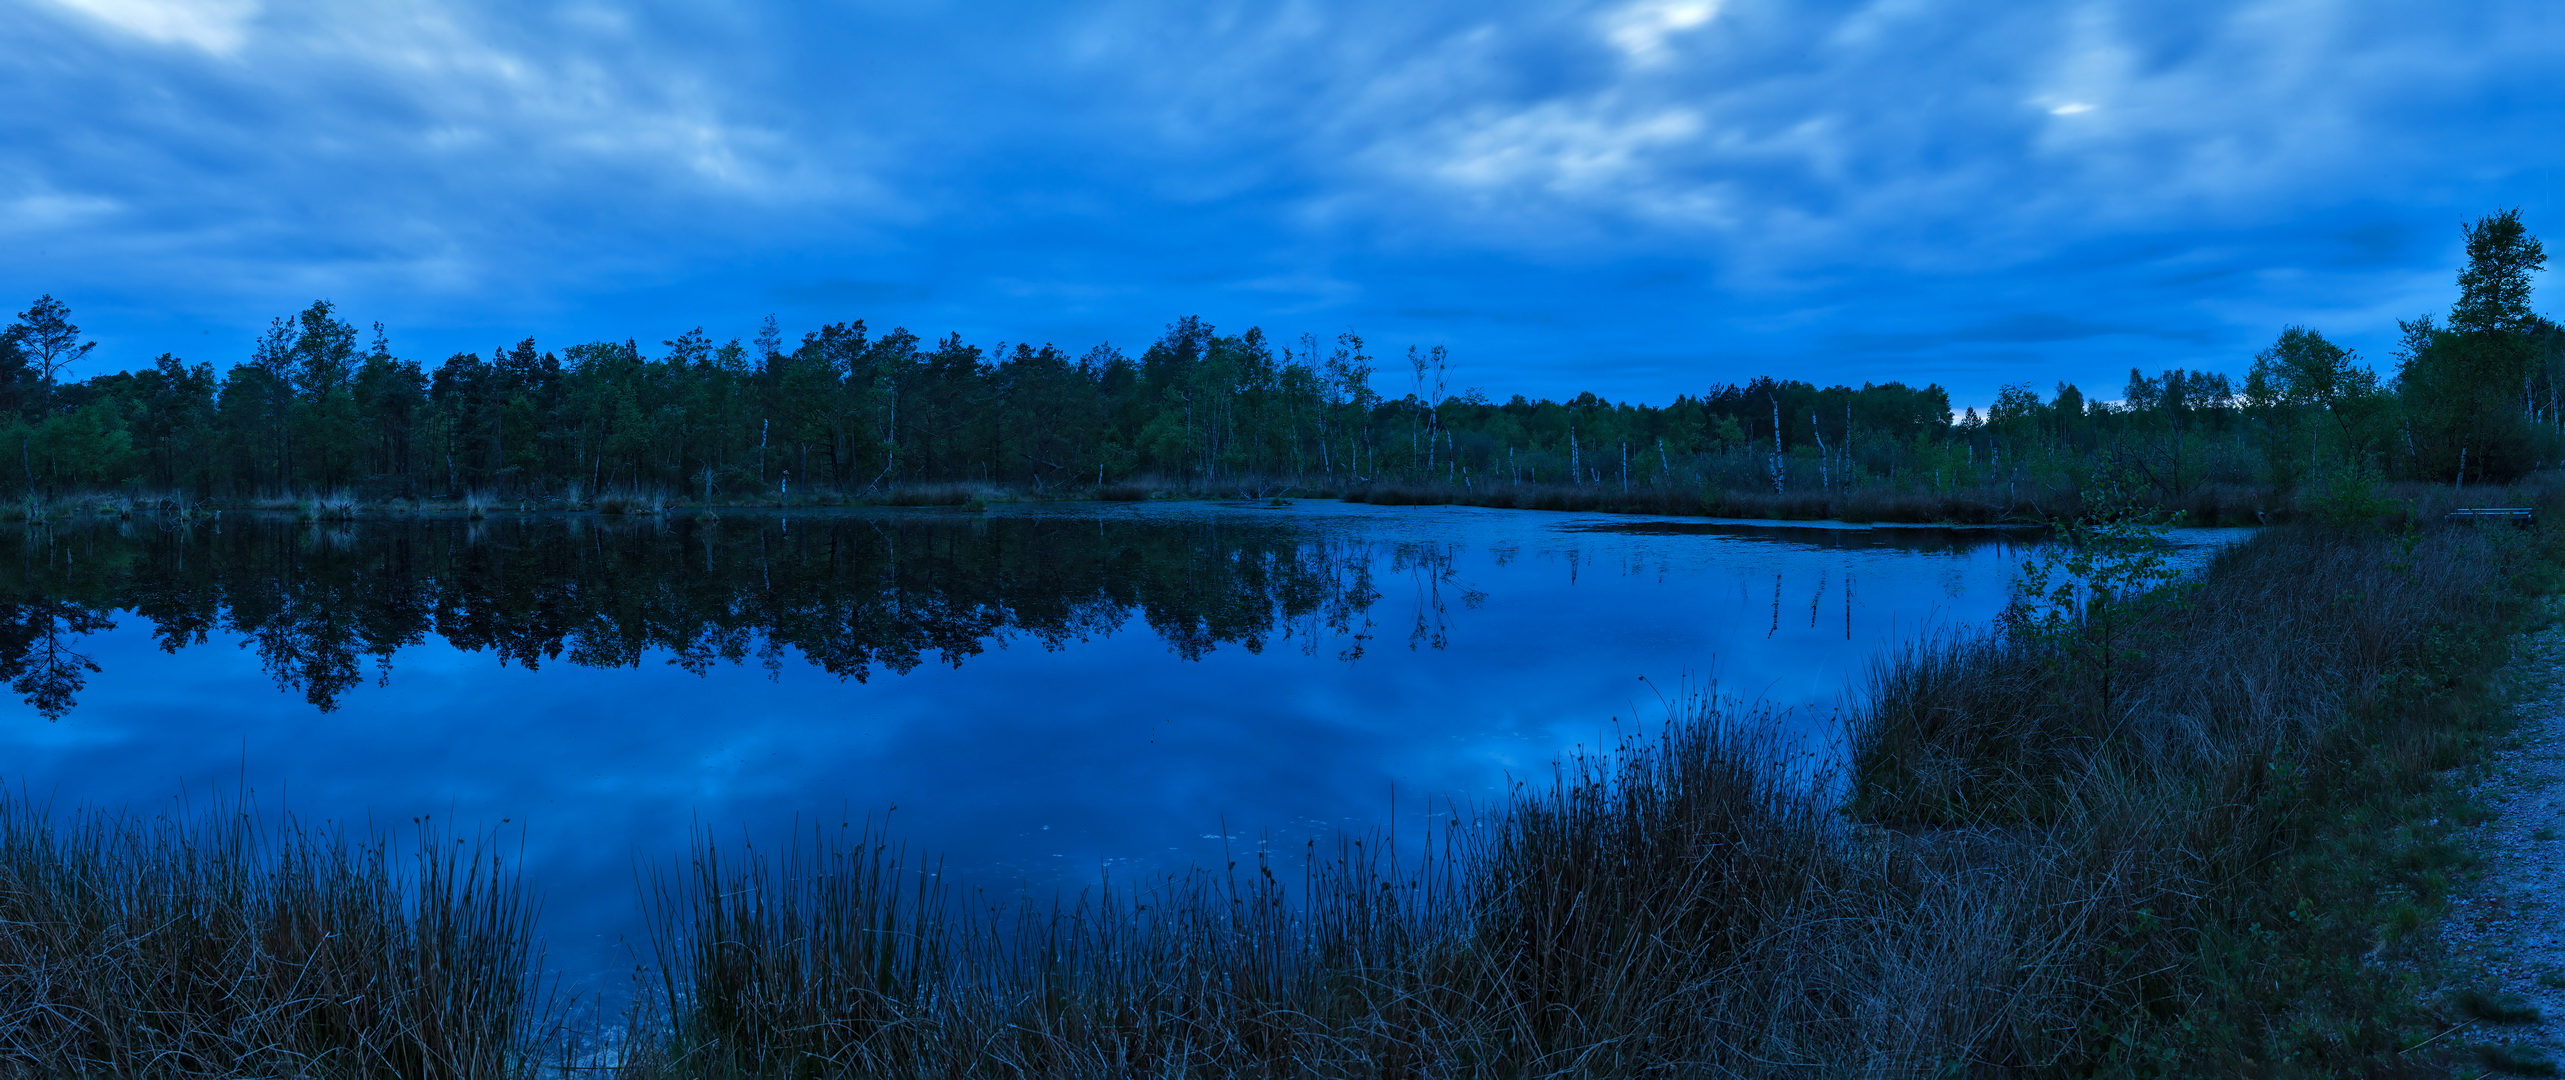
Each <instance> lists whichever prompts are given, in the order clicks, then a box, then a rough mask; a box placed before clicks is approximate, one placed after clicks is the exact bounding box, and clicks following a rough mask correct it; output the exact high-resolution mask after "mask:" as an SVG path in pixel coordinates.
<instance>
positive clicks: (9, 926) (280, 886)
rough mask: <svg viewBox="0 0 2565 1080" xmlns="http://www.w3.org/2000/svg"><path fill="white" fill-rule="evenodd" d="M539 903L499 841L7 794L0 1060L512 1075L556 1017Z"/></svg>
mask: <svg viewBox="0 0 2565 1080" xmlns="http://www.w3.org/2000/svg"><path fill="white" fill-rule="evenodd" d="M532 914H533V909H532V906H531V904H530V903H529V902H528V900H527V898H526V896H525V894H524V893H523V892H522V891H521V890H520V889H519V887H518V884H517V881H516V878H515V876H514V874H513V872H512V871H510V870H508V869H507V867H506V865H505V862H504V860H502V859H501V858H499V856H498V854H497V852H496V851H495V850H494V849H493V847H492V846H491V845H490V844H488V843H487V842H481V843H468V842H464V841H463V840H462V839H461V838H457V837H454V836H451V835H449V834H448V833H446V832H445V831H443V830H441V829H437V828H431V827H428V826H427V825H426V824H425V823H421V825H420V827H419V829H418V831H417V834H416V837H415V840H414V842H413V843H410V844H406V845H404V844H398V843H395V842H394V841H392V840H391V839H390V838H388V837H385V836H350V835H347V834H345V833H342V832H339V831H337V830H335V829H329V828H316V827H312V826H310V825H307V824H305V823H302V822H299V821H297V820H296V819H294V818H292V817H291V816H289V815H283V814H274V815H267V814H261V813H258V812H255V811H254V810H253V809H252V808H250V807H249V806H248V805H247V804H246V803H243V802H239V801H226V802H220V803H216V804H214V805H209V806H206V807H204V808H202V809H197V810H188V809H183V808H182V809H177V810H172V811H170V812H167V813H164V814H161V815H159V816H154V817H131V816H122V815H112V814H107V813H103V812H97V811H85V810H84V811H73V812H69V813H67V814H55V813H51V812H49V808H47V807H45V806H43V805H41V804H37V803H33V802H30V801H28V800H27V799H26V798H25V797H23V796H15V797H10V798H7V799H5V800H0V1002H5V1003H6V1006H5V1008H6V1014H5V1018H0V1072H6V1073H7V1074H9V1075H47V1076H155V1077H162V1076H166V1077H194V1076H204V1077H233V1076H349V1077H375V1076H380V1077H502V1078H504V1077H511V1076H520V1075H530V1070H531V1066H532V1065H533V1063H534V1062H535V1060H536V1058H537V1057H538V1056H539V1053H540V1051H541V1050H542V1047H543V1044H544V1040H545V1039H546V1038H547V1037H548V1035H549V1034H550V1030H549V1028H548V1026H547V1024H548V1020H549V1014H548V1009H547V1007H546V1006H547V1003H546V1001H545V1000H544V999H543V997H542V996H541V995H540V994H539V993H538V992H537V990H536V979H535V972H536V968H535V963H534V960H535V956H534V953H533V949H532V945H531V942H532V937H531V931H530V925H531V919H532Z"/></svg>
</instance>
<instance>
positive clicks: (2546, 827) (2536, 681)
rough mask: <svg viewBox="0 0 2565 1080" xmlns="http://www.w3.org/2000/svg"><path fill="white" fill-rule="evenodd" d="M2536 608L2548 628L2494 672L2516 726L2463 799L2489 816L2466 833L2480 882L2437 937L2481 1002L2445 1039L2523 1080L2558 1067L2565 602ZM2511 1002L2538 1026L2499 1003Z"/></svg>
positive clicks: (2564, 962) (2563, 945) (2564, 1047)
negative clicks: (2464, 1027)
mask: <svg viewBox="0 0 2565 1080" xmlns="http://www.w3.org/2000/svg"><path fill="white" fill-rule="evenodd" d="M2548 603H2549V608H2548V611H2547V612H2546V618H2544V619H2541V620H2539V622H2544V623H2547V624H2548V625H2547V626H2546V628H2545V629H2542V630H2537V631H2534V632H2532V633H2530V634H2527V635H2524V636H2523V637H2522V638H2521V639H2519V641H2518V642H2517V643H2516V645H2515V651H2514V654H2513V657H2512V660H2511V662H2510V664H2509V665H2508V666H2507V667H2506V668H2505V669H2504V671H2503V676H2502V678H2503V681H2504V687H2503V689H2504V691H2505V694H2506V696H2507V697H2508V698H2509V699H2510V700H2511V702H2512V703H2513V708H2515V709H2516V710H2517V711H2518V715H2519V717H2520V726H2519V727H2518V728H2517V729H2515V730H2514V732H2513V733H2512V735H2511V736H2510V737H2509V738H2506V739H2505V740H2503V742H2502V743H2501V744H2500V745H2499V746H2498V747H2497V748H2496V750H2495V754H2494V768H2493V772H2492V774H2491V776H2490V777H2489V778H2488V779H2487V780H2486V781H2485V782H2484V783H2483V784H2482V785H2480V786H2479V787H2478V788H2477V789H2476V791H2475V792H2474V794H2475V797H2476V801H2477V802H2478V803H2479V804H2481V805H2483V806H2484V807H2485V808H2487V809H2489V810H2491V811H2493V814H2494V816H2493V819H2492V820H2491V821H2488V822H2486V823H2485V824H2483V825H2480V826H2477V827H2476V828H2474V829H2472V830H2470V835H2469V837H2468V839H2469V841H2470V844H2471V846H2472V847H2473V848H2474V849H2475V850H2476V852H2477V853H2478V854H2479V855H2480V856H2482V857H2483V859H2484V863H2483V865H2482V869H2483V870H2484V876H2483V877H2482V878H2481V879H2479V880H2477V881H2475V882H2472V883H2470V884H2469V885H2467V886H2466V887H2464V888H2462V889H2461V890H2460V891H2459V893H2458V894H2457V895H2456V896H2455V897H2454V898H2453V899H2452V900H2451V903H2450V909H2449V918H2448V921H2447V922H2446V923H2445V924H2444V925H2443V927H2442V931H2441V932H2442V937H2443V940H2444V941H2446V942H2447V943H2448V944H2449V946H2450V948H2451V950H2452V951H2453V953H2454V954H2455V955H2456V956H2457V957H2458V958H2459V959H2460V960H2461V962H2462V965H2464V966H2472V967H2474V968H2476V969H2477V970H2478V971H2480V972H2481V973H2482V975H2483V978H2484V980H2485V982H2484V984H2483V985H2480V986H2479V987H2476V988H2475V989H2481V990H2484V991H2487V992H2488V993H2489V995H2490V997H2491V1001H2490V1002H2488V1001H2486V1000H2485V999H2479V1002H2478V1004H2477V1008H2476V1009H2475V1010H2474V1011H2476V1012H2477V1013H2478V1019H2477V1022H2476V1023H2475V1024H2474V1025H2473V1026H2472V1027H2473V1030H2469V1031H2463V1032H2456V1033H2453V1034H2452V1036H2451V1037H2452V1038H2453V1039H2465V1040H2467V1041H2468V1042H2469V1043H2471V1044H2478V1045H2482V1044H2497V1045H2509V1046H2514V1047H2518V1048H2520V1051H2521V1053H2520V1054H2518V1056H2517V1057H2516V1059H2515V1060H2513V1061H2510V1062H2503V1061H2500V1060H2498V1059H2489V1060H2488V1062H2487V1064H2489V1065H2494V1066H2496V1071H2497V1072H2509V1073H2515V1074H2519V1075H2533V1076H2536V1075H2544V1076H2555V1075H2557V1073H2556V1071H2555V1067H2554V1065H2553V1064H2552V1063H2554V1062H2565V603H2560V602H2558V601H2549V602H2548ZM2533 625H2537V623H2533ZM2503 995H2512V996H2514V997H2516V998H2517V1001H2516V1002H2513V1003H2505V1002H2503V1001H2502V1000H2501V998H2502V996H2503ZM2522 1003H2525V1004H2527V1005H2529V1006H2531V1007H2533V1008H2535V1009H2536V1010H2537V1013H2538V1018H2537V1019H2535V1020H2532V1019H2528V1018H2527V1016H2526V1014H2525V1013H2518V1012H2515V1011H2513V1010H2512V1009H2511V1008H2510V1007H2508V1006H2512V1005H2517V1004H2522ZM2488 1005H2490V1007H2487V1006H2488ZM2462 1011H2464V1010H2463V1007H2462ZM2507 1012H2509V1013H2511V1014H2512V1015H2510V1016H2509V1017H2508V1018H2506V1017H2505V1015H2504V1014H2505V1013H2507ZM2541 1051H2543V1053H2541ZM2505 1064H2509V1065H2511V1066H2513V1067H2511V1068H2502V1067H2501V1066H2502V1065H2505ZM2542 1066H2543V1067H2542Z"/></svg>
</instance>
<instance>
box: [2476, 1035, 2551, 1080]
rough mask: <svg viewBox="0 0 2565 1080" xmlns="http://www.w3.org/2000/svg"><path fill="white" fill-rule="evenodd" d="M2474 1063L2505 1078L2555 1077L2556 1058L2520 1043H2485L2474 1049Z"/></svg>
mask: <svg viewBox="0 0 2565 1080" xmlns="http://www.w3.org/2000/svg"><path fill="white" fill-rule="evenodd" d="M2476 1063H2477V1064H2478V1065H2481V1066H2483V1067H2484V1068H2486V1069H2488V1070H2490V1071H2493V1072H2498V1073H2502V1074H2504V1075H2507V1076H2555V1075H2557V1068H2556V1058H2555V1056H2554V1055H2551V1054H2549V1053H2548V1052H2547V1051H2546V1050H2545V1049H2543V1048H2540V1047H2536V1046H2529V1045H2525V1044H2521V1043H2487V1044H2485V1045H2483V1046H2479V1047H2477V1048H2476Z"/></svg>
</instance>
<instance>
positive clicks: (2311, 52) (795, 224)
mask: <svg viewBox="0 0 2565 1080" xmlns="http://www.w3.org/2000/svg"><path fill="white" fill-rule="evenodd" d="M2560 61H2565V5H2560V4H2557V3H2555V2H2554V0H2474V2H2470V0H2428V2H2421V0H2367V2H2328V0H2276V2H2257V0H2242V2H2239V0H2216V2H2210V0H2145V2H2127V3H2103V2H2085V3H2078V2H2054V3H2020V2H1984V0H1981V2H1977V3H1959V2H1936V0H1872V2H1798V3H1785V2H1782V0H1608V2H1601V3H1516V2H1506V0H1465V2H1463V0H1451V2H1446V0H1406V2H1402V3H1396V4H1383V3H1377V2H1365V3H1357V2H1295V0H1270V2H1266V3H1258V4H1243V3H1231V2H1227V0H1105V2H1098V3H1062V2H1057V0H1053V2H1047V3H1022V4H1018V3H1009V2H994V0H993V2H985V3H974V4H967V5H966V4H958V3H947V2H938V0H901V2H898V3H872V2H817V0H804V2H799V3H744V2H725V3H718V4H715V3H700V4H677V3H646V2H645V3H621V4H595V3H556V2H546V0H508V2H486V3H484V2H468V0H451V2H449V0H383V2H354V0H333V2H316V0H0V100H5V101H6V102H7V103H8V107H7V108H5V109H0V149H5V152H0V250H5V251H7V252H8V253H9V255H8V257H7V258H5V259H0V300H5V301H7V302H8V310H12V311H14V310H16V309H17V308H19V307H23V306H24V305H25V302H26V301H28V300H32V299H33V298H34V297H35V296H36V295H37V294H39V293H46V294H51V295H54V296H57V297H59V298H61V299H63V300H64V301H66V302H67V303H69V304H70V305H71V307H72V310H73V314H74V317H75V319H76V320H77V321H78V322H80V323H81V324H82V326H83V327H84V328H85V329H86V330H87V331H88V332H89V333H90V334H91V335H92V336H94V337H95V338H97V340H98V341H99V342H100V346H99V348H98V349H97V351H96V352H95V353H93V354H91V359H90V360H89V361H88V364H89V368H90V370H91V372H96V371H107V370H117V369H122V368H125V367H129V366H135V365H140V364H145V363H148V362H149V361H150V358H151V357H153V356H156V355H158V354H159V353H162V352H173V353H176V354H177V355H179V356H181V357H183V358H185V359H187V360H189V361H203V362H210V363H212V364H213V365H214V366H215V367H216V368H217V369H218V370H220V369H223V368H227V367H229V366H230V365H232V364H234V363H238V362H241V361H243V360H244V359H246V357H247V356H248V353H249V350H250V346H251V341H252V339H253V337H254V335H255V334H256V333H257V332H258V330H259V329H260V328H262V327H263V326H264V325H265V324H266V322H267V321H268V320H269V319H271V318H273V317H275V316H277V315H282V314H288V313H291V312H293V311H296V310H299V309H301V308H302V307H304V306H305V305H307V304H309V303H311V302H312V301H313V300H315V299H328V300H330V301H332V302H333V303H335V304H336V305H337V306H338V308H339V310H340V312H341V314H342V315H343V316H345V317H347V318H349V319H351V320H353V321H355V322H357V323H359V324H360V325H363V324H368V323H372V322H375V321H380V322H382V323H384V324H385V326H386V330H387V333H388V335H389V337H390V340H391V343H392V347H393V350H394V351H395V352H396V353H399V354H401V355H404V356H409V357H412V358H416V359H421V360H424V361H426V362H428V363H429V364H431V365H432V364H434V363H435V362H436V361H437V360H439V359H442V358H443V357H444V356H446V355H448V354H450V353H453V352H455V351H458V350H473V351H480V352H485V353H486V352H487V351H489V350H490V349H492V348H495V347H498V346H501V345H504V344H509V343H513V342H515V341H517V340H518V339H521V338H524V337H527V336H533V337H534V338H536V339H537V341H538V342H539V343H540V344H542V345H545V346H546V347H561V346H567V345H570V344H573V343H576V342H580V341H587V340H594V339H599V338H611V339H618V340H619V339H624V338H634V339H638V340H639V341H641V342H642V343H643V345H644V346H645V348H647V349H649V350H650V351H653V352H656V351H659V349H658V345H657V343H659V342H661V341H664V340H666V339H668V338H673V337H675V336H677V335H678V334H679V333H682V332H683V331H685V330H687V329H689V328H691V327H696V326H701V327H703V328H704V329H705V330H706V331H707V332H709V333H711V334H712V335H713V336H714V337H715V338H716V339H719V338H727V337H733V336H736V337H742V338H745V337H749V336H751V335H752V334H753V333H754V332H755V328H756V325H757V323H758V321H759V320H760V319H762V318H763V317H765V316H766V315H768V314H773V315H775V316H776V317H777V318H778V319H779V320H780V321H781V323H782V325H783V327H784V329H785V331H786V334H787V336H788V337H792V336H797V335H798V334H799V333H800V332H802V331H804V330H807V329H809V328H811V327H813V326H816V325H818V324H819V323H821V322H824V321H838V320H847V319H863V320H865V321H866V322H867V323H868V324H869V325H870V326H872V327H873V328H875V329H877V330H878V329H885V328H888V327H891V326H895V325H898V326H906V327H908V328H910V329H911V330H913V331H916V332H917V333H919V334H920V335H922V336H926V337H930V338H931V337H939V336H941V335H943V334H945V333H954V332H958V333H960V334H961V335H962V336H963V337H964V339H965V340H967V341H970V342H974V343H979V344H984V345H995V344H997V343H999V342H1017V341H1031V342H1035V343H1040V342H1046V341H1047V342H1053V343H1057V344H1059V345H1061V346H1062V347H1063V348H1066V349H1068V350H1069V351H1071V352H1072V353H1081V352H1084V351H1085V350H1086V349H1087V348H1088V347H1090V346H1092V345H1095V344H1097V343H1111V344H1113V345H1115V346H1118V347H1120V348H1122V349H1123V350H1125V351H1126V352H1130V353H1133V354H1137V353H1138V352H1139V351H1140V349H1142V348H1144V347H1145V346H1146V345H1147V344H1148V342H1149V341H1150V340H1152V339H1154V338H1155V337H1157V336H1158V334H1159V333H1161V332H1162V331H1163V328H1164V326H1165V324H1167V323H1168V322H1170V321H1173V320H1174V319H1176V318H1177V317H1179V316H1182V315H1189V314H1190V315H1200V316H1202V317H1203V318H1205V319H1206V320H1208V321H1210V322H1212V323H1213V324H1214V325H1216V326H1218V327H1219V328H1220V329H1221V330H1223V331H1224V332H1234V331H1239V330H1243V329H1245V328H1247V327H1249V326H1261V327H1263V328H1264V329H1265V331H1266V333H1267V334H1268V335H1269V336H1271V337H1274V338H1277V339H1281V340H1285V341H1289V340H1293V339H1296V338H1298V336H1299V335H1301V334H1303V333H1314V334H1317V335H1319V336H1320V337H1322V338H1332V337H1333V336H1334V335H1336V334H1337V333H1340V332H1343V331H1346V330H1353V331H1356V332H1358V333H1360V334H1362V335H1363V336H1364V337H1365V338H1366V339H1368V340H1369V341H1370V342H1371V345H1372V349H1373V351H1374V352H1375V353H1377V354H1381V355H1383V356H1384V357H1385V358H1388V359H1389V360H1390V364H1391V365H1394V366H1395V369H1396V370H1397V372H1398V373H1397V374H1394V375H1385V377H1384V379H1383V380H1382V381H1383V385H1384V386H1385V388H1387V389H1390V390H1392V391H1396V390H1398V389H1399V388H1400V387H1401V385H1403V383H1402V380H1403V379H1404V374H1403V368H1404V365H1403V364H1401V363H1398V362H1397V361H1396V359H1395V358H1396V357H1397V356H1398V355H1400V354H1401V353H1403V351H1404V350H1405V349H1406V348H1407V347H1408V346H1410V345H1444V346H1447V347H1448V348H1449V349H1450V350H1451V353H1452V356H1453V361H1454V370H1453V376H1452V378H1453V383H1454V385H1455V386H1459V387H1475V388H1478V389H1481V390H1483V391H1485V392H1486V393H1488V394H1490V395H1492V396H1495V397H1497V398H1500V399H1502V398H1504V397H1506V396H1509V395H1511V394H1515V393H1523V394H1528V395H1531V396H1534V397H1542V396H1549V397H1562V396H1567V395H1572V394H1574V393H1577V392H1579V391H1583V390H1592V391H1595V392H1597V393H1601V394H1604V395H1606V396H1608V397H1614V398H1620V399H1627V400H1639V401H1649V402H1663V401H1666V400H1669V399H1671V398H1673V397H1674V396H1675V395H1677V394H1683V393H1698V392H1701V391H1704V390H1706V389H1709V388H1712V387H1715V386H1717V385H1720V384H1723V383H1727V382H1731V381H1741V380H1745V379H1749V378H1752V377H1754V376H1757V375H1761V374H1775V375H1780V376H1783V377H1788V378H1801V379H1808V380H1811V381H1816V382H1820V383H1834V382H1844V383H1852V384H1858V383H1860V382H1863V381H1887V380H1890V379H1900V380H1905V381H1908V382H1910V383H1911V382H1927V381H1929V382H1938V383H1941V384H1942V385H1944V386H1946V387H1949V388H1950V389H1951V390H1952V391H1953V394H1954V397H1955V398H1956V399H1957V400H1958V401H1960V402H1963V403H1965V402H1971V401H1976V402H1983V401H1985V400H1987V399H1991V397H1992V396H1993V393H1994V390H1995V388H1996V387H1998V386H2002V385H2008V384H2016V383H2029V384H2031V385H2033V386H2035V387H2038V388H2040V389H2042V390H2043V391H2045V390H2047V389H2048V388H2050V387H2051V386H2052V385H2053V384H2055V383H2056V382H2058V381H2061V380H2067V381H2074V382H2077V383H2079V384H2081V385H2083V386H2084V387H2086V388H2087V389H2088V390H2094V391H2096V396H2103V397H2109V396H2116V392H2117V388H2118V387H2119V386H2120V385H2121V384H2122V383H2123V382H2124V381H2125V380H2126V377H2127V372H2128V370H2129V368H2130V367H2132V366H2142V367H2145V368H2146V369H2148V370H2149V371H2153V370H2156V369H2159V368H2163V367H2171V366H2184V367H2194V368H2207V369H2214V370H2223V371H2230V372H2238V373H2240V372H2242V371H2243V370H2244V368H2245V366H2246V365H2247V364H2248V363H2249V361H2250V357H2251V356H2252V354H2253V352H2254V351H2255V350H2256V349H2257V348H2260V347H2261V346H2262V345H2264V344H2267V343H2268V342H2269V341H2270V340H2271V339H2272V338H2273V337H2275V336H2276V335H2277V333H2278V332H2279V330H2280V329H2281V328H2282V327H2283V326H2286V325H2290V324H2305V325H2309V326H2313V327H2315V328H2317V329H2319V330H2322V331H2324V332H2325V333H2327V334H2328V335H2329V336H2332V337H2334V338H2336V339H2337V340H2340V341H2343V342H2344V343H2346V344H2349V345H2352V346H2354V347H2356V348H2358V349H2359V350H2360V352H2361V355H2362V356H2363V358H2364V359H2366V360H2368V361H2370V362H2371V363H2373V364H2375V365H2378V366H2380V367H2391V366H2392V363H2393V361H2392V357H2391V353H2392V348H2393V339H2394V336H2395V322H2396V320H2397V319H2399V318H2409V317H2412V316H2413V315H2416V314H2420V313H2423V312H2426V311H2439V310H2445V309H2446V308H2447V306H2448V302H2449V299H2450V297H2451V294H2452V292H2453V286H2452V279H2453V276H2454V274H2455V271H2456V267H2457V264H2458V260H2459V257H2460V235H2459V230H2460V227H2461V226H2462V224H2463V223H2464V222H2466V221H2467V220H2469V219H2472V218H2474V217H2476V216H2479V215H2482V214H2485V213H2488V212H2491V211H2493V210H2495V209H2498V208H2504V207H2514V206H2517V207H2520V208H2522V210H2523V212H2524V216H2525V220H2526V221H2527V223H2528V224H2529V226H2530V228H2531V229H2532V230H2533V231H2545V232H2548V233H2550V234H2552V235H2555V236H2557V237H2559V238H2560V239H2565V203H2561V202H2560V199H2559V198H2558V196H2557V191H2558V182H2559V180H2560V179H2565V139H2560V138H2558V137H2557V136H2558V133H2559V132H2565V78H2559V77H2558V76H2557V72H2558V71H2559V70H2560V69H2565V65H2560ZM2560 254H2565V249H2560ZM2550 280H2552V279H2550ZM2538 306H2539V307H2540V308H2541V309H2543V310H2549V311H2557V310H2565V305H2555V304H2553V303H2549V302H2542V303H2540V304H2539V305H2538ZM1385 366H1388V365H1385Z"/></svg>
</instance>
